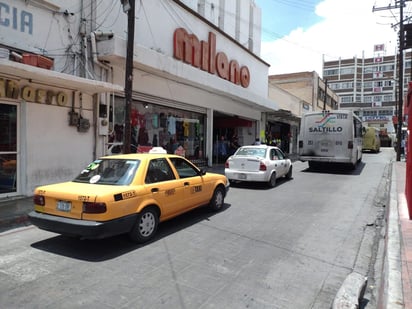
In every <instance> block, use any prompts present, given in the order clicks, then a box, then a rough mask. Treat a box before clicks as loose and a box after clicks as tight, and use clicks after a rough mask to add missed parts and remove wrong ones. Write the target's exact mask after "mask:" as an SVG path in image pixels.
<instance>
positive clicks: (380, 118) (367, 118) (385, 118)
mask: <svg viewBox="0 0 412 309" xmlns="http://www.w3.org/2000/svg"><path fill="white" fill-rule="evenodd" d="M362 120H363V121H389V120H390V117H389V116H363V117H362Z"/></svg>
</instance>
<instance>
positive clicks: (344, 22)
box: [261, 0, 397, 76]
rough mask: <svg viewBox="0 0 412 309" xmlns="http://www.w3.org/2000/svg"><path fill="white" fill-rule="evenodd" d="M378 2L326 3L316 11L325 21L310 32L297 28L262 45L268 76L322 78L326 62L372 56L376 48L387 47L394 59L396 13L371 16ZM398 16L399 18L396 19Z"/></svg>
mask: <svg viewBox="0 0 412 309" xmlns="http://www.w3.org/2000/svg"><path fill="white" fill-rule="evenodd" d="M378 3H379V1H376V0H362V1H359V0H346V1H342V0H325V1H323V2H321V3H320V4H319V5H318V6H317V7H316V14H317V15H318V16H320V17H321V18H322V21H321V22H319V23H317V24H315V25H313V26H311V27H309V28H307V29H302V28H297V29H295V30H293V31H291V32H290V33H289V34H288V35H287V36H285V37H283V38H282V39H278V40H275V41H272V42H262V46H261V58H262V59H264V60H265V61H266V62H268V63H269V64H270V65H271V67H270V69H269V74H282V73H293V72H302V71H316V72H317V73H318V74H319V75H321V76H322V64H323V59H324V60H325V61H330V60H337V59H339V58H342V59H344V58H351V57H355V56H357V57H359V58H361V57H362V55H364V56H365V57H372V56H373V47H374V45H375V44H385V47H386V54H388V55H393V54H394V53H395V47H396V44H397V33H396V32H395V31H394V29H393V28H392V27H391V23H394V24H395V23H396V19H395V18H394V17H393V15H392V13H394V14H395V12H394V11H392V12H391V11H376V12H372V9H373V6H374V5H375V7H383V6H385V7H387V6H388V2H387V0H385V2H384V3H385V4H384V5H379V4H378ZM395 16H396V15H395Z"/></svg>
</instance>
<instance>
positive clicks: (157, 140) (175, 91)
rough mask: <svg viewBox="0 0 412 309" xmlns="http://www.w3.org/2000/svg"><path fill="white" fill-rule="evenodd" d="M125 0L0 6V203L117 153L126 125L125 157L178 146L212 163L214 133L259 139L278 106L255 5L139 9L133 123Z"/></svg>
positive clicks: (25, 0)
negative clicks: (129, 145)
mask: <svg viewBox="0 0 412 309" xmlns="http://www.w3.org/2000/svg"><path fill="white" fill-rule="evenodd" d="M127 2H128V1H124V3H127ZM121 3H122V2H121V1H112V0H99V1H97V0H74V1H62V0H0V13H1V18H0V48H1V49H0V57H1V58H2V59H0V117H1V119H2V120H1V122H0V132H1V133H0V160H1V164H0V198H4V197H13V196H18V195H31V194H32V190H33V189H34V187H36V186H38V185H41V184H46V183H52V182H57V181H63V180H68V179H71V178H73V177H75V176H76V174H77V173H78V171H79V170H80V169H81V168H83V167H84V166H85V165H86V164H87V163H89V162H90V161H92V160H94V159H95V158H96V157H99V156H101V155H105V154H108V153H114V152H118V151H122V150H121V148H122V144H123V141H124V140H125V139H124V132H125V131H124V128H125V123H130V125H131V135H132V136H131V137H130V140H131V143H132V144H133V145H132V146H133V147H132V148H131V149H132V150H133V151H146V150H147V149H148V148H150V147H152V146H163V147H165V148H167V149H168V151H169V152H173V151H174V148H176V147H177V146H178V145H179V144H181V145H182V146H184V147H185V149H186V155H187V156H188V157H189V159H193V160H194V161H195V160H196V162H200V160H202V161H203V162H206V164H208V165H211V164H213V162H215V160H214V157H215V150H216V148H215V147H214V145H215V142H216V141H217V140H218V139H221V137H223V138H224V139H226V140H228V139H229V138H231V137H232V136H233V135H236V136H237V137H238V140H239V142H240V143H241V144H251V143H252V142H253V141H254V140H255V138H256V137H257V136H259V135H260V132H261V131H262V130H263V131H264V129H265V115H266V112H270V111H273V110H275V109H276V104H275V103H274V102H272V101H270V100H269V99H268V98H267V96H268V79H267V76H268V69H269V64H268V63H266V62H264V61H263V60H262V59H260V57H259V53H260V40H261V38H260V29H261V26H260V22H261V21H260V18H261V17H260V16H261V11H260V8H258V7H257V6H256V5H255V3H254V1H253V0H245V1H243V0H242V1H217V0H212V1H204V0H203V1H202V0H199V1H193V0H187V1H178V0H157V1H152V0H141V1H135V3H136V8H135V18H134V21H135V28H134V29H135V31H134V37H132V38H131V40H133V42H134V44H133V49H134V53H133V72H132V76H133V84H132V102H131V104H130V105H131V110H130V119H126V118H125V115H126V102H125V101H126V100H125V91H124V87H125V79H126V77H125V62H126V54H127V45H128V44H127V43H128V42H129V38H128V18H127V17H128V15H127V13H125V12H124V11H123V9H126V6H124V7H122V4H121ZM127 110H128V109H127ZM216 157H217V155H216Z"/></svg>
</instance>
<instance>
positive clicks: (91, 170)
mask: <svg viewBox="0 0 412 309" xmlns="http://www.w3.org/2000/svg"><path fill="white" fill-rule="evenodd" d="M139 165H140V161H139V160H125V159H103V160H95V161H93V162H92V163H90V164H89V165H88V166H87V167H86V168H85V169H84V170H83V171H82V172H81V173H80V175H78V176H77V177H76V178H75V179H74V180H73V181H74V182H83V183H91V184H102V185H103V184H104V185H128V184H130V183H131V182H132V180H133V178H134V175H135V174H136V171H137V169H138V167H139Z"/></svg>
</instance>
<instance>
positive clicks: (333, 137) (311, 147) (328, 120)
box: [299, 110, 362, 168]
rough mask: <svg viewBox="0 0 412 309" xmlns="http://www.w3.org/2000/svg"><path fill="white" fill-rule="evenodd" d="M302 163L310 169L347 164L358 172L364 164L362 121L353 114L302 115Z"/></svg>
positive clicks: (345, 111)
mask: <svg viewBox="0 0 412 309" xmlns="http://www.w3.org/2000/svg"><path fill="white" fill-rule="evenodd" d="M299 160H300V161H303V162H305V161H308V164H309V167H311V168H312V167H313V168H315V167H319V166H321V165H322V164H325V163H344V164H348V165H350V167H352V168H355V167H356V165H357V163H359V162H360V161H361V160H362V121H361V120H360V118H359V117H358V116H357V115H356V114H355V113H354V112H353V111H351V110H333V111H320V112H308V113H306V114H304V115H302V119H301V127H300V134H299Z"/></svg>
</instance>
